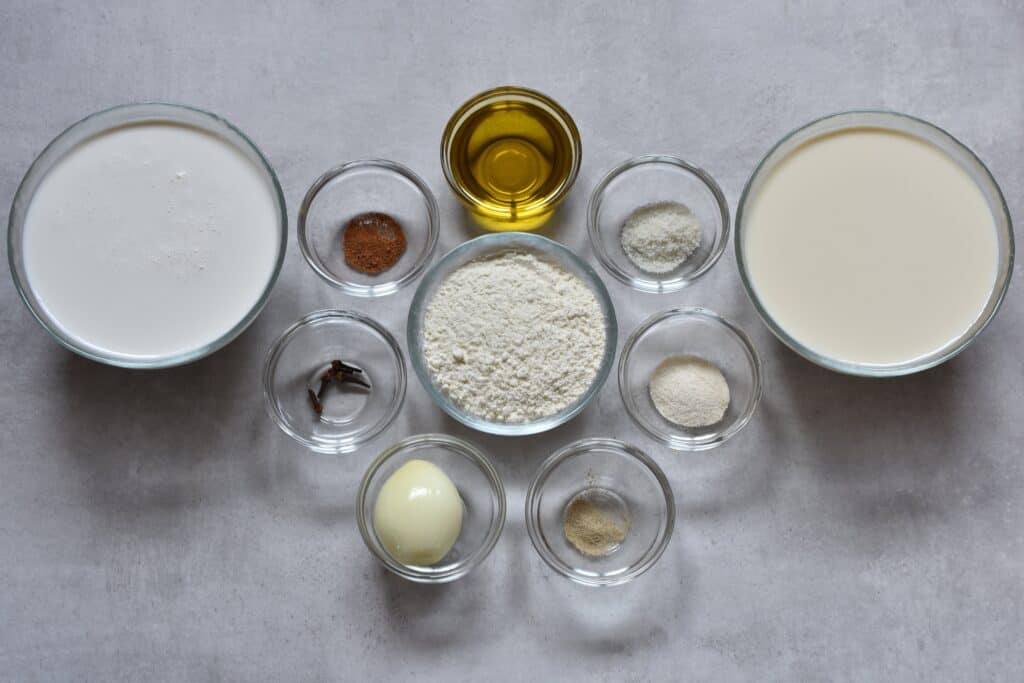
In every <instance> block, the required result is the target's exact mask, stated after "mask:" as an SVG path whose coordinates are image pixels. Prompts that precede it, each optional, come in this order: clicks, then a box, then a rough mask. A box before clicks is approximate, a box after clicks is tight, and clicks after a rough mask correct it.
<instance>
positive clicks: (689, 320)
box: [619, 308, 762, 451]
mask: <svg viewBox="0 0 1024 683" xmlns="http://www.w3.org/2000/svg"><path fill="white" fill-rule="evenodd" d="M677 355H694V356H698V357H700V358H703V359H704V360H707V361H710V362H712V363H714V364H715V365H717V366H718V369H719V370H721V371H722V375H724V376H725V380H726V382H728V384H729V397H730V400H729V407H728V408H727V409H726V412H725V417H723V418H722V420H721V421H720V422H718V423H716V424H714V425H711V426H709V427H695V428H687V427H683V426H681V425H678V424H675V423H673V422H670V421H668V420H666V419H665V418H664V417H662V416H661V413H659V412H658V411H657V409H656V408H655V407H654V403H653V401H652V400H651V395H650V391H649V390H648V383H649V382H650V379H651V374H652V373H653V372H654V370H655V368H657V367H658V365H659V364H660V363H661V362H662V361H663V360H665V359H666V358H669V357H671V356H677ZM761 384H762V379H761V360H760V359H759V358H758V355H757V351H755V350H754V346H753V345H752V344H751V343H750V339H749V338H748V337H747V335H746V334H744V333H743V331H742V330H740V329H739V328H738V327H736V326H735V325H733V324H732V323H731V322H729V321H728V320H726V319H725V318H722V317H721V316H719V315H718V314H717V313H714V312H712V311H709V310H707V309H704V308H676V309H672V310H669V311H663V312H661V313H656V314H654V315H653V316H651V317H650V318H648V319H647V320H645V321H644V322H643V323H641V324H640V326H639V327H638V328H637V329H636V331H635V332H633V334H631V335H630V336H629V339H627V340H626V344H625V346H623V348H622V355H621V356H620V358H619V393H620V394H621V396H622V402H623V403H624V404H625V406H626V412H627V413H629V416H630V417H632V418H633V421H634V422H636V423H637V424H638V425H639V426H640V427H641V428H642V429H643V430H644V431H645V432H647V433H648V434H650V435H651V436H653V437H654V438H655V439H657V440H658V441H660V442H662V443H663V444H665V445H666V446H668V447H669V448H672V449H675V450H684V451H704V450H708V449H710V448H715V447H716V446H721V445H722V444H723V443H725V442H726V441H727V440H729V439H730V438H732V437H733V436H735V435H736V433H737V432H739V431H740V430H741V429H743V427H744V426H746V424H747V423H748V422H750V418H751V417H752V416H753V415H754V409H755V408H757V404H758V402H759V401H760V400H761Z"/></svg>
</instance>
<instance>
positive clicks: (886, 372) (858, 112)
mask: <svg viewBox="0 0 1024 683" xmlns="http://www.w3.org/2000/svg"><path fill="white" fill-rule="evenodd" d="M842 117H850V118H851V119H852V120H851V122H850V123H849V124H848V125H845V126H843V127H841V128H838V129H836V130H834V131H822V133H821V134H822V135H824V134H826V133H827V132H833V133H834V132H839V131H842V130H849V129H853V128H862V127H873V128H880V129H883V130H891V131H895V132H897V133H900V134H903V135H910V136H911V137H914V138H916V139H919V140H922V141H923V142H925V143H927V144H929V145H932V146H933V147H937V145H936V144H935V143H933V142H931V141H930V140H926V139H924V138H922V137H921V136H920V135H919V134H917V133H915V132H913V131H907V130H904V129H902V128H900V127H898V126H896V125H893V126H887V125H885V124H883V123H879V122H872V123H871V124H865V123H864V122H862V121H859V119H861V118H863V117H879V118H883V119H884V118H888V119H890V120H891V121H896V122H903V123H906V122H910V123H912V124H917V125H922V126H924V127H925V128H928V129H931V130H932V131H934V132H935V133H937V134H938V135H939V136H940V137H941V138H945V139H946V140H947V141H948V142H949V143H951V144H952V145H953V147H955V148H958V149H959V150H960V151H962V152H964V153H965V154H966V157H967V159H969V160H971V161H973V162H974V163H975V164H977V169H978V170H980V172H981V176H982V178H983V179H984V180H985V181H987V182H988V183H989V184H990V186H991V187H990V189H991V190H992V191H993V192H994V194H995V197H996V198H997V202H995V205H994V204H993V203H992V202H989V201H986V204H988V205H989V209H990V210H991V211H992V212H993V219H994V222H995V223H996V230H997V232H998V231H1001V228H1002V227H1005V229H1006V233H1007V234H1006V237H1007V243H1006V244H1007V259H1006V267H1005V268H997V271H996V280H995V282H994V283H993V287H992V291H991V293H990V294H989V298H988V301H987V302H986V308H989V307H991V310H990V311H989V312H988V314H987V315H985V316H984V317H983V318H982V317H979V318H978V319H977V320H975V322H974V324H972V325H971V327H970V328H968V329H967V330H966V331H965V332H964V333H963V334H962V335H961V336H959V337H958V338H956V339H955V340H953V341H952V342H950V343H948V344H947V345H946V346H945V347H943V348H940V349H938V350H937V351H936V352H933V353H932V354H930V355H928V356H925V357H923V358H921V359H917V360H910V361H905V362H902V363H891V364H876V363H856V362H850V361H842V360H838V359H834V358H830V357H828V356H825V355H822V354H819V353H818V352H816V351H814V350H813V349H811V348H809V347H807V346H804V345H803V344H801V343H800V342H798V341H797V340H796V339H794V338H793V337H792V336H790V335H789V333H787V332H786V331H785V330H784V329H782V326H781V325H779V324H778V323H776V322H775V320H774V318H772V316H771V315H770V314H769V313H768V311H767V310H766V309H765V308H764V306H763V304H762V303H761V300H760V298H759V297H758V296H757V294H756V292H755V289H754V286H753V283H752V282H751V281H750V278H749V276H748V273H747V268H746V260H745V259H744V256H743V247H742V244H743V237H742V235H743V215H744V209H745V208H746V204H747V201H748V200H749V199H750V196H751V190H752V186H753V184H754V181H755V180H757V178H758V177H759V176H760V174H761V173H762V171H765V170H766V169H767V164H768V162H769V160H770V159H771V158H772V156H773V155H774V154H775V153H776V152H777V151H778V150H779V149H780V148H781V147H782V146H783V145H784V144H786V143H787V142H789V141H790V140H792V139H793V138H794V137H795V136H797V135H799V134H800V133H802V132H804V131H806V130H808V129H810V128H812V127H814V126H818V125H821V124H824V123H825V122H827V121H831V120H834V119H839V118H842ZM813 139H814V138H813V137H811V138H808V140H807V142H809V141H811V140H813ZM939 149H940V151H942V152H943V154H945V155H946V156H952V155H950V154H949V152H947V151H946V150H945V149H942V148H939ZM780 160H781V158H780ZM953 161H954V163H956V164H957V165H958V166H961V167H962V164H960V162H959V161H957V160H956V159H953ZM972 179H973V177H972ZM997 212H998V213H999V215H996V214H997ZM1000 219H1001V220H1000ZM733 243H734V246H733V248H734V250H735V255H736V267H737V269H738V270H739V273H740V281H741V282H742V283H743V289H744V290H745V291H746V293H747V298H748V299H749V300H750V302H751V304H753V306H754V309H755V310H756V311H757V315H758V317H760V318H761V321H762V322H764V324H765V326H767V327H768V329H769V330H770V331H771V332H772V334H773V335H775V337H776V338H777V339H778V340H779V341H781V342H782V343H783V344H784V345H785V346H787V347H789V348H790V349H791V350H792V351H794V352H796V353H797V354H798V355H800V356H802V357H803V358H805V359H807V360H809V361H810V362H812V363H814V364H815V365H818V366H820V367H823V368H825V369H826V370H832V371H834V372H838V373H841V374H846V375H854V376H859V377H898V376H902V375H909V374H913V373H916V372H921V371H923V370H927V369H929V368H933V367H935V366H937V365H941V364H942V363H945V362H946V361H948V360H949V359H951V358H953V357H955V356H956V355H958V354H959V353H961V352H962V351H963V350H964V349H966V348H967V347H968V346H969V345H970V344H971V342H973V341H974V340H975V339H977V338H978V336H979V335H980V334H981V333H982V332H983V331H984V330H985V328H986V327H988V325H989V323H991V322H992V319H993V318H994V317H995V315H996V313H998V312H999V309H1000V307H1001V306H1002V303H1003V300H1004V299H1005V298H1006V292H1007V290H1008V289H1009V287H1010V280H1011V279H1012V277H1013V263H1014V254H1015V244H1014V237H1013V221H1012V219H1011V218H1010V210H1009V207H1008V206H1007V204H1006V197H1005V196H1004V195H1003V191H1002V188H1000V187H999V183H997V182H996V179H995V177H994V176H993V175H992V172H991V171H990V170H989V168H988V166H986V165H985V162H983V161H982V160H981V158H980V157H978V155H977V154H975V152H974V150H972V149H971V148H970V147H968V146H967V145H966V144H964V143H963V142H962V141H961V140H960V139H959V138H957V137H956V136H954V135H953V134H952V133H950V132H949V131H947V130H946V129H944V128H942V127H940V126H937V125H936V124H934V123H932V122H931V121H927V120H925V119H922V118H919V117H917V116H913V115H912V114H906V113H903V112H899V111H894V110H889V109H849V110H844V111H838V112H834V113H831V114H826V115H824V116H819V117H818V118H815V119H812V120H811V121H809V122H807V123H805V124H803V125H800V126H798V127H796V128H793V129H792V130H790V131H789V132H788V133H786V134H785V135H783V136H782V137H781V138H780V139H779V141H778V142H776V143H775V144H773V145H772V146H771V147H770V148H769V149H768V151H767V152H765V154H764V156H762V157H761V159H760V161H758V163H757V165H756V166H755V167H754V170H753V171H752V172H751V174H750V177H749V178H748V179H747V182H746V183H745V184H744V186H743V191H742V193H741V194H740V199H739V203H738V204H737V208H736V236H735V239H734V240H733ZM1000 280H1001V281H1002V282H1001V284H1000Z"/></svg>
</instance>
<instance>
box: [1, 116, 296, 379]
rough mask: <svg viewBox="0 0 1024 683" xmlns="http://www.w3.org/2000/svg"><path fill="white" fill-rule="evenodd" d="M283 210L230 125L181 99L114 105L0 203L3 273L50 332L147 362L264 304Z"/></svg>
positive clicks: (281, 246)
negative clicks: (2, 210)
mask: <svg viewBox="0 0 1024 683" xmlns="http://www.w3.org/2000/svg"><path fill="white" fill-rule="evenodd" d="M286 239H287V218H286V214H285V205H284V198H283V197H282V195H281V189H280V186H279V185H278V182H277V178H276V177H275V175H274V172H273V170H272V169H271V168H270V166H269V165H268V164H267V162H266V160H265V159H264V158H263V156H262V155H261V154H260V152H259V150H258V149H257V148H256V147H255V145H253V143H252V142H250V141H249V140H248V138H246V137H245V136H244V135H243V134H242V133H241V132H240V131H238V130H237V129H236V128H234V127H233V126H231V124H229V123H227V122H226V121H225V120H224V119H221V118H219V117H217V116H214V115H212V114H208V113H206V112H203V111H199V110H196V109H190V108H188V107H180V106H175V105H166V104H139V105H126V106H122V107H115V108H113V109H109V110H106V111H103V112H100V113H98V114H94V115H92V116H90V117H88V118H86V119H83V120H82V121H80V122H78V123H76V124H75V125H73V126H72V127H71V128H69V129H68V130H66V131H65V132H64V133H62V134H61V135H60V136H58V137H57V138H56V139H55V140H54V141H53V142H52V143H51V144H50V145H49V146H48V147H47V148H46V149H45V150H44V151H43V152H42V154H40V156H39V157H38V158H37V159H36V161H35V163H34V164H33V165H32V167H31V168H30V169H29V171H28V173H27V174H26V176H25V179H24V180H23V181H22V184H21V186H20V187H19V189H18V192H17V195H16V196H15V199H14V205H13V207H12V210H11V219H10V225H9V228H8V246H9V254H10V259H11V272H12V274H13V276H14V281H15V284H16V286H17V288H18V291H19V292H20V294H21V296H22V298H23V299H24V301H25V303H26V304H27V305H28V307H29V309H30V310H31V312H32V314H33V315H34V316H35V317H36V319H37V320H38V321H39V322H40V323H41V324H42V325H43V326H44V327H45V328H46V329H47V330H48V331H49V332H50V334H51V335H53V336H54V337H55V338H56V339H57V341H59V342H60V343H61V344H63V345H64V346H66V347H68V348H69V349H71V350H72V351H75V352H76V353H79V354H81V355H83V356H85V357H87V358H92V359H94V360H98V361H101V362H104V363H108V364H111V365H120V366H125V367H136V368H156V367H166V366H171V365H178V364H181V363H186V362H188V361H191V360H195V359H196V358H200V357H202V356H205V355H207V354H209V353H211V352H213V351H215V350H217V349H219V348H220V347H222V346H224V345H225V344H227V343H228V342H229V341H231V340H232V339H234V338H235V337H237V336H238V335H239V334H241V332H242V331H243V330H244V329H245V328H246V327H247V326H248V325H249V323H251V322H252V320H253V319H254V318H255V317H256V315H258V313H259V311H260V310H261V309H262V307H263V304H264V303H265V302H266V299H267V296H268V294H269V292H270V289H271V287H272V286H273V284H274V281H275V280H276V278H277V274H278V272H279V271H280V268H281V263H282V260H283V258H284V251H285V243H286Z"/></svg>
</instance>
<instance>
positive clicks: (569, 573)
mask: <svg viewBox="0 0 1024 683" xmlns="http://www.w3.org/2000/svg"><path fill="white" fill-rule="evenodd" d="M594 450H606V451H607V450H610V451H614V452H616V453H618V454H619V455H622V456H624V457H626V458H629V459H631V460H632V461H633V462H634V463H636V464H637V465H639V466H641V467H645V468H647V471H648V472H650V473H651V474H652V475H653V476H654V478H655V480H657V482H658V484H659V485H660V486H661V492H662V499H661V500H662V502H663V503H664V506H665V520H664V523H663V524H662V527H661V529H660V531H659V534H660V539H657V542H656V543H655V544H654V545H652V546H651V548H649V549H648V550H647V552H645V553H644V555H643V556H642V557H641V560H640V561H639V562H637V563H636V564H634V565H632V569H631V570H630V571H628V572H624V573H622V574H616V575H614V576H609V577H594V576H586V575H582V574H579V573H578V572H575V571H573V569H572V567H570V566H569V565H568V564H566V563H565V562H564V561H562V559H561V558H560V557H559V556H558V555H557V554H556V553H555V552H554V551H553V550H551V547H550V546H549V545H548V543H547V542H546V541H545V540H544V534H543V532H542V531H541V529H540V522H539V520H538V516H539V513H540V493H541V491H542V490H543V487H544V484H545V483H546V482H547V480H548V477H549V476H550V475H551V473H552V472H553V471H554V470H555V468H556V467H558V465H560V464H561V463H562V462H563V461H565V460H566V459H568V458H569V457H572V456H575V455H580V454H586V453H588V452H590V451H594ZM525 514H526V532H527V535H528V536H529V537H530V542H531V543H532V544H533V548H534V550H536V551H537V554H538V555H540V557H541V559H542V560H544V562H545V563H546V564H547V565H548V566H549V567H551V568H552V569H554V570H555V571H556V572H558V573H559V574H561V575H562V576H564V577H566V578H568V579H571V580H572V581H575V582H576V583H579V584H582V585H584V586H592V587H598V588H600V587H607V586H618V585H621V584H624V583H627V582H629V581H632V580H633V579H635V578H637V577H638V576H640V575H641V574H643V573H645V572H646V571H647V570H648V569H650V568H651V567H653V566H654V565H655V564H656V563H657V561H658V560H659V559H660V558H661V556H662V554H664V552H665V549H666V548H668V545H669V543H670V542H671V541H672V533H673V531H674V529H675V519H676V504H675V494H674V493H673V492H672V486H671V485H670V484H669V482H668V478H667V477H666V476H665V473H664V471H662V469H661V467H659V466H658V463H656V462H655V461H654V459H653V458H651V456H649V455H648V454H647V453H646V452H644V451H643V450H641V449H640V448H638V447H636V446H633V445H631V444H628V443H625V442H624V441H620V440H618V439H611V438H606V437H588V438H584V439H579V440H577V441H573V442H572V443H569V444H566V445H565V446H562V447H561V448H559V449H558V450H556V451H555V452H554V453H552V454H551V455H549V456H548V457H547V459H545V460H544V462H543V463H542V464H541V466H540V468H538V470H537V473H536V474H535V475H534V477H533V480H532V481H531V482H530V485H529V487H528V488H527V490H526V503H525Z"/></svg>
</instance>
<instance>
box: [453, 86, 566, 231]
mask: <svg viewBox="0 0 1024 683" xmlns="http://www.w3.org/2000/svg"><path fill="white" fill-rule="evenodd" d="M500 140H505V141H511V142H510V143H509V144H507V145H504V146H501V145H495V144H494V143H495V142H497V141H500ZM537 150H540V152H539V153H540V154H542V155H543V156H544V157H546V161H547V163H549V164H550V165H551V167H552V168H551V175H549V176H547V177H546V178H545V179H544V180H543V184H542V185H541V187H539V188H536V187H535V186H534V185H528V186H526V187H523V182H524V181H530V180H533V181H536V178H537V176H535V175H534V176H531V175H530V174H529V172H527V173H526V174H523V173H522V170H523V168H524V167H525V168H527V169H530V168H531V164H532V163H536V162H534V161H532V160H531V159H532V157H534V156H535V155H537V154H538V151H537ZM489 156H490V158H492V159H498V158H499V157H501V156H503V157H504V158H505V159H506V160H512V162H509V161H505V162H504V171H505V173H504V175H503V176H502V177H501V178H500V180H499V181H496V182H494V183H492V184H491V186H485V185H484V184H481V183H480V182H478V181H477V179H476V178H475V177H474V174H472V173H470V172H469V171H468V169H469V167H470V166H472V165H473V164H474V162H479V161H480V160H481V159H485V158H488V157H489ZM582 156H583V148H582V144H581V143H580V133H579V131H578V130H577V129H576V123H575V122H574V121H573V120H572V117H571V116H569V113H568V112H567V111H565V109H563V108H562V107H561V106H560V105H559V104H558V103H557V102H555V101H554V100H553V99H551V98H550V97H548V96H547V95H544V94H543V93H539V92H537V91H535V90H529V89H528V88H520V87H516V86H502V87H499V88H494V89H493V90H488V91H486V92H482V93H480V94H479V95H476V96H475V97H472V98H470V100H469V101H467V102H466V103H465V104H463V105H462V106H461V107H459V109H458V110H457V111H456V112H455V113H454V114H452V117H451V119H450V120H449V121H448V125H447V126H446V127H445V130H444V135H443V136H442V138H441V167H442V169H444V177H445V178H446V179H447V180H448V185H449V186H450V187H451V188H452V191H453V192H454V193H455V196H456V197H458V198H459V201H461V202H462V205H463V206H464V207H465V209H466V211H467V212H468V213H469V215H470V217H471V218H472V219H473V220H474V221H475V222H476V223H477V224H478V225H480V227H482V228H484V229H485V230H497V231H504V230H536V229H537V228H539V227H541V226H542V225H544V223H546V222H547V221H548V219H549V218H551V216H552V215H553V214H554V212H555V209H557V208H558V206H559V204H561V203H562V200H564V199H565V197H566V195H568V194H569V190H570V189H572V186H573V183H575V182H576V176H577V175H578V174H579V170H580V161H581V159H582ZM534 168H535V167H534Z"/></svg>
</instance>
